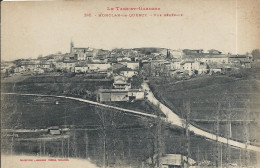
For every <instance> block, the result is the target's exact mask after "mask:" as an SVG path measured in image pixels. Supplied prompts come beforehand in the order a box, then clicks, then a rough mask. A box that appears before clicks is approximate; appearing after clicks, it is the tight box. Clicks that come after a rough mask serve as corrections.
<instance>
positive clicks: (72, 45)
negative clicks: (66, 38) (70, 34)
mask: <svg viewBox="0 0 260 168" xmlns="http://www.w3.org/2000/svg"><path fill="white" fill-rule="evenodd" d="M73 47H74V43H73V41H72V40H71V42H70V53H72V49H73Z"/></svg>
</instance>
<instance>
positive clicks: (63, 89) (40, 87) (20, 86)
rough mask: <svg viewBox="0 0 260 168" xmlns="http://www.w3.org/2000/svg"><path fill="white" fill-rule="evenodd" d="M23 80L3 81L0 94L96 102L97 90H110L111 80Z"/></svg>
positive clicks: (33, 77) (37, 78)
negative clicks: (44, 96) (58, 96)
mask: <svg viewBox="0 0 260 168" xmlns="http://www.w3.org/2000/svg"><path fill="white" fill-rule="evenodd" d="M23 79H24V80H17V81H16V80H9V79H8V78H7V79H5V80H4V81H3V83H2V85H1V90H2V92H18V93H39V94H54V95H73V96H77V97H82V98H88V99H91V100H96V91H97V90H98V89H99V88H112V83H113V81H111V80H93V79H91V80H90V79H88V78H87V77H86V78H84V77H82V76H44V75H40V76H31V77H27V78H23Z"/></svg>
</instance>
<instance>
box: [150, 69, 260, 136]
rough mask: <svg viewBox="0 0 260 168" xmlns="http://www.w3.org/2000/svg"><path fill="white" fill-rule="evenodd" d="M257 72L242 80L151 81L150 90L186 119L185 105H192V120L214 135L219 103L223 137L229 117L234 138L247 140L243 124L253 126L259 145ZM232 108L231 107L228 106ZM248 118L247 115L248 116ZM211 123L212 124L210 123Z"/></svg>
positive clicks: (251, 127)
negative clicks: (245, 122) (246, 122)
mask: <svg viewBox="0 0 260 168" xmlns="http://www.w3.org/2000/svg"><path fill="white" fill-rule="evenodd" d="M256 73H258V72H257V71H251V72H248V76H245V77H242V78H235V77H228V76H204V77H198V78H193V79H190V80H186V81H180V82H172V83H167V82H164V83H162V82H158V80H160V79H151V80H150V87H151V89H152V90H153V92H154V94H155V96H156V97H157V98H158V99H159V100H160V101H162V102H163V103H164V104H166V105H167V106H168V107H170V108H171V109H172V110H174V111H175V112H176V113H177V114H179V116H182V118H185V116H186V111H185V108H184V103H185V102H188V101H190V109H191V112H190V116H189V117H190V120H191V122H192V123H194V124H195V125H198V126H200V127H201V128H203V129H206V130H209V131H210V132H215V127H216V122H214V121H216V120H217V109H218V103H219V104H220V112H219V121H220V134H221V135H224V136H226V135H227V133H228V132H227V131H226V130H227V122H225V121H227V120H228V116H229V115H230V118H231V120H235V121H234V122H232V138H234V139H237V140H239V141H243V140H244V136H243V120H245V119H246V118H248V119H249V120H251V122H250V130H249V132H250V133H251V134H250V136H251V137H250V140H255V139H257V141H259V140H260V139H259V137H260V136H259V135H258V134H256V133H257V130H259V128H260V127H259V124H257V123H259V121H260V118H259V117H260V116H259V114H260V107H259V100H260V96H259V93H260V83H259V80H258V79H257V78H255V75H256ZM229 104H230V105H229ZM247 114H248V115H247ZM210 121H211V122H210Z"/></svg>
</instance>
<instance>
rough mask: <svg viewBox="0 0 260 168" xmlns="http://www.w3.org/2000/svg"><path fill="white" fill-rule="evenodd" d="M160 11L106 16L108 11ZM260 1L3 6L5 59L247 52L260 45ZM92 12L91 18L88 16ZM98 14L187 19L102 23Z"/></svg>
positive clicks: (121, 20) (115, 2)
mask: <svg viewBox="0 0 260 168" xmlns="http://www.w3.org/2000/svg"><path fill="white" fill-rule="evenodd" d="M117 6H118V7H139V6H140V7H157V8H158V7H159V8H161V10H160V11H135V12H133V11H123V12H122V11H108V10H107V7H110V8H112V7H117ZM259 6H260V1H259V0H252V1H248V0H240V1H236V0H219V1H218V0H209V1H208V0H207V1H206V0H199V1H198V0H197V1H188V0H183V1H166V0H164V1H145V0H138V1H117V0H114V1H91V0H90V1H84V2H83V1H77V2H69V1H64V2H2V5H1V8H2V9H1V16H2V23H1V24H2V27H1V28H2V31H1V59H2V60H14V59H17V58H37V57H38V56H39V55H40V54H41V55H47V54H51V53H56V52H58V51H61V52H63V53H65V52H69V47H70V41H71V40H73V42H74V43H75V46H77V47H93V48H103V49H112V48H134V47H163V48H170V49H185V48H188V49H204V50H208V49H212V48H214V49H218V50H220V51H222V52H224V53H227V52H231V53H234V54H235V53H241V54H243V53H246V52H247V51H248V52H251V51H252V49H255V48H259V46H260V31H259V26H260V12H259V9H258V7H259ZM84 13H91V14H92V17H84ZM99 13H114V14H115V13H120V14H133V13H137V14H139V13H146V14H159V13H161V14H164V13H176V14H183V16H181V17H168V18H167V17H151V16H149V17H143V18H136V17H131V18H130V17H127V18H116V17H113V18H99V17H96V16H94V15H95V14H96V15H97V14H99Z"/></svg>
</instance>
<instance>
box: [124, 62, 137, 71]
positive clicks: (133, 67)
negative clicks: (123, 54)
mask: <svg viewBox="0 0 260 168" xmlns="http://www.w3.org/2000/svg"><path fill="white" fill-rule="evenodd" d="M126 67H127V68H131V69H132V70H138V69H139V62H127V63H126Z"/></svg>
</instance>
